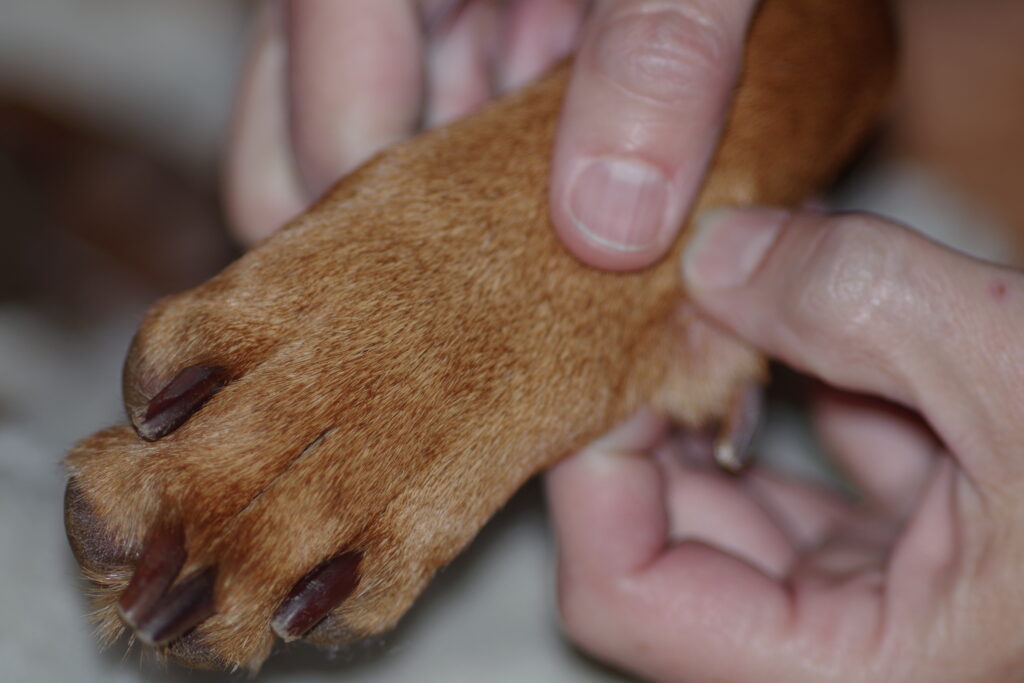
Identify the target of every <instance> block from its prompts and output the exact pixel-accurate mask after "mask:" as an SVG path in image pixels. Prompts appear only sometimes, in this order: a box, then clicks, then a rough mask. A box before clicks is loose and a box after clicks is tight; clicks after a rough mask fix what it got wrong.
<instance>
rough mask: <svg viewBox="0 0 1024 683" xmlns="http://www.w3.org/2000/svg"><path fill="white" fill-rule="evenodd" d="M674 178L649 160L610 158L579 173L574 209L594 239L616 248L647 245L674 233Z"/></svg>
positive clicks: (580, 227) (571, 201) (583, 228)
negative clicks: (671, 211)
mask: <svg viewBox="0 0 1024 683" xmlns="http://www.w3.org/2000/svg"><path fill="white" fill-rule="evenodd" d="M668 202H669V183H668V180H667V179H666V178H665V176H664V175H662V173H661V172H660V171H659V170H658V169H656V168H655V167H653V166H651V165H650V164H647V163H644V162H641V161H636V160H631V159H616V158H608V159H601V160H598V161H594V162H592V163H591V164H590V165H589V166H587V167H586V168H585V169H583V170H582V171H581V172H580V173H579V174H578V175H577V176H576V178H575V180H574V182H573V186H572V188H571V190H570V192H569V213H570V214H571V216H572V219H573V222H574V223H575V225H576V227H577V229H578V230H579V231H580V232H581V233H583V234H584V235H585V236H586V237H587V238H588V239H590V240H591V241H593V242H595V243H597V244H599V245H602V246H604V247H607V248H609V249H614V250H616V251H643V250H646V249H650V248H652V247H655V246H658V245H661V244H664V243H666V242H668V241H669V240H670V239H671V235H672V227H673V226H672V225H670V224H669V221H668V217H667V215H666V214H667V213H668V211H667V208H668Z"/></svg>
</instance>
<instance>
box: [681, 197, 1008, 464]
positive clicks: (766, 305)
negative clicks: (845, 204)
mask: <svg viewBox="0 0 1024 683" xmlns="http://www.w3.org/2000/svg"><path fill="white" fill-rule="evenodd" d="M683 276H684V279H685V281H686V284H687V287H688V289H689V292H690V295H691V297H692V299H693V300H694V302H695V303H696V304H697V305H698V306H699V307H701V308H702V309H703V310H704V311H705V312H706V313H707V314H709V315H710V316H711V317H713V318H715V319H716V320H717V321H718V322H719V323H721V324H722V325H724V326H725V327H727V328H729V329H731V330H732V331H734V332H735V333H736V334H737V335H739V336H740V337H742V338H744V339H746V340H747V341H748V342H750V343H751V344H753V345H754V346H757V347H758V348H760V349H762V350H764V351H765V352H766V353H768V354H769V355H771V356H775V357H777V358H779V359H781V360H783V361H785V362H786V363H788V364H790V365H792V366H794V367H796V368H799V369H801V370H804V371H806V372H809V373H810V374H813V375H815V376H817V377H820V378H821V379H823V380H825V381H826V382H828V383H830V384H833V385H836V386H840V387H843V388H846V389H851V390H854V391H859V392H864V393H871V394H875V395H880V396H884V397H886V398H889V399H892V400H895V401H898V402H900V403H903V404H905V405H910V406H912V407H914V408H916V409H918V410H919V411H921V412H922V414H924V415H925V417H926V418H928V419H929V421H930V422H931V424H932V425H933V427H935V428H936V430H937V431H939V433H940V436H942V437H943V438H944V440H945V441H946V443H947V445H949V447H950V448H951V449H953V450H954V452H958V453H960V454H961V455H963V452H961V451H960V449H959V448H958V446H959V447H963V448H964V450H965V451H970V452H971V453H977V458H979V459H981V458H982V453H986V454H988V453H994V452H997V451H998V450H999V448H997V447H996V446H997V445H998V444H999V443H1000V442H1001V441H1004V439H1005V438H1006V436H1007V434H1005V433H1004V432H1005V430H1006V429H1007V428H1008V427H1007V424H1013V423H1016V424H1019V423H1020V420H1021V419H1022V418H1024V410H1022V409H1021V408H1019V407H1017V404H1018V403H1019V402H1018V401H1017V400H1016V398H1015V394H1016V393H1017V392H1016V390H1015V387H1019V386H1020V382H1021V380H1022V374H1024V373H1022V370H1021V368H1024V351H1022V350H1021V349H1020V344H1018V343H1017V342H1016V340H1017V339H1019V338H1020V332H1022V331H1024V330H1021V327H1022V320H1021V318H1022V316H1021V315H1014V314H1013V313H1014V308H1017V309H1018V310H1019V306H1016V304H1015V303H1014V302H1015V301H1019V300H1021V299H1022V297H1024V280H1022V278H1021V274H1020V273H1018V272H1017V271H1014V270H1011V269H1008V268H1002V267H999V266H995V265H992V264H989V263H985V262H982V261H978V260H975V259H972V258H970V257H967V256H965V255H963V254H960V253H958V252H955V251H952V250H950V249H947V248H946V247H944V246H942V245H940V244H937V243H935V242H932V241H931V240H929V239H927V238H926V237H924V236H922V235H920V234H918V233H916V232H914V231H913V230H911V229H909V228H907V227H905V226H901V225H899V224H896V223H893V222H891V221H887V220H885V219H883V218H880V217H877V216H872V215H867V214H842V215H833V216H830V215H825V214H821V213H813V212H801V213H790V212H787V211H780V210H772V209H751V210H733V209H729V210H723V211H716V212H712V213H711V214H708V215H706V216H705V217H703V219H702V220H701V221H699V224H698V227H697V232H696V234H695V236H694V238H693V239H692V241H691V242H690V244H689V245H688V247H687V249H686V252H685V255H684V257H683ZM1008 413H1018V414H1008ZM986 439H987V440H988V441H987V445H989V446H991V448H984V447H982V448H979V446H985V445H986ZM978 464H979V465H980V463H978ZM990 464H991V463H984V465H985V466H986V467H987V466H988V465H990ZM994 467H996V469H998V465H994ZM1004 475H1005V473H1004Z"/></svg>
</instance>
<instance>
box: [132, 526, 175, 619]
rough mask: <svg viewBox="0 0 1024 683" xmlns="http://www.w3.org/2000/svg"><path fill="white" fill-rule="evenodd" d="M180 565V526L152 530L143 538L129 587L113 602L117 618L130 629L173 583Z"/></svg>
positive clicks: (157, 527) (160, 527)
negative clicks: (115, 604) (116, 609)
mask: <svg viewBox="0 0 1024 683" xmlns="http://www.w3.org/2000/svg"><path fill="white" fill-rule="evenodd" d="M184 563H185V533H184V531H182V528H181V526H180V525H177V524H174V525H167V524H158V525H157V526H155V527H154V528H153V529H152V530H151V531H150V532H149V533H148V534H147V535H146V540H145V542H144V543H143V546H142V554H141V555H140V556H139V560H138V562H136V563H135V573H134V574H133V575H132V580H131V583H129V584H128V588H126V589H125V591H124V592H123V593H121V599H120V600H118V602H117V607H118V611H120V613H121V618H123V619H124V620H125V622H126V623H127V624H128V625H129V626H131V627H133V628H134V627H135V626H136V625H137V624H138V623H139V620H140V619H143V618H144V617H145V616H146V614H147V613H148V612H149V611H150V609H151V608H152V607H153V605H155V604H156V602H157V600H159V599H160V596H162V595H163V594H164V592H165V591H166V590H167V589H168V588H169V587H170V585H171V584H172V583H174V579H175V577H177V576H178V571H179V570H181V565H183V564H184Z"/></svg>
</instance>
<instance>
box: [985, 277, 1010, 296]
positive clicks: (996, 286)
mask: <svg viewBox="0 0 1024 683" xmlns="http://www.w3.org/2000/svg"><path fill="white" fill-rule="evenodd" d="M988 293H989V294H991V295H992V298H993V299H995V300H996V301H1003V300H1004V299H1006V283H1005V282H1003V281H1002V280H995V281H994V282H992V284H990V285H989V286H988Z"/></svg>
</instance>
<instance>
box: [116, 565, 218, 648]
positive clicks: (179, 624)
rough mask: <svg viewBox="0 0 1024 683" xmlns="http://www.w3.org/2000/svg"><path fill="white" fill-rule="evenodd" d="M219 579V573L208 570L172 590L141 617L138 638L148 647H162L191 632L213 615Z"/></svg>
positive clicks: (137, 627)
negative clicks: (214, 587)
mask: <svg viewBox="0 0 1024 683" xmlns="http://www.w3.org/2000/svg"><path fill="white" fill-rule="evenodd" d="M216 579H217V571H216V569H215V568H213V567H208V568H207V569H204V570H202V571H200V572H198V573H196V574H192V575H191V576H189V577H186V578H185V579H183V580H181V581H180V582H178V584H177V585H175V586H172V587H171V589H170V590H168V591H167V592H166V593H164V594H163V596H162V597H161V598H160V599H159V600H157V601H156V604H154V605H153V607H152V608H151V609H150V610H149V611H148V612H147V613H145V614H144V615H143V616H142V618H141V619H140V620H139V623H138V624H137V625H136V627H135V635H137V636H138V637H139V640H141V641H142V642H144V643H146V644H147V645H153V646H160V645H166V644H167V643H169V642H171V641H172V640H175V639H177V638H180V637H181V636H182V635H184V634H185V633H187V632H189V631H191V630H192V629H193V628H195V627H196V626H198V625H199V624H200V623H201V622H202V621H203V620H204V619H206V618H207V617H209V616H211V615H212V614H213V612H214V604H213V585H214V582H215V581H216Z"/></svg>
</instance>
